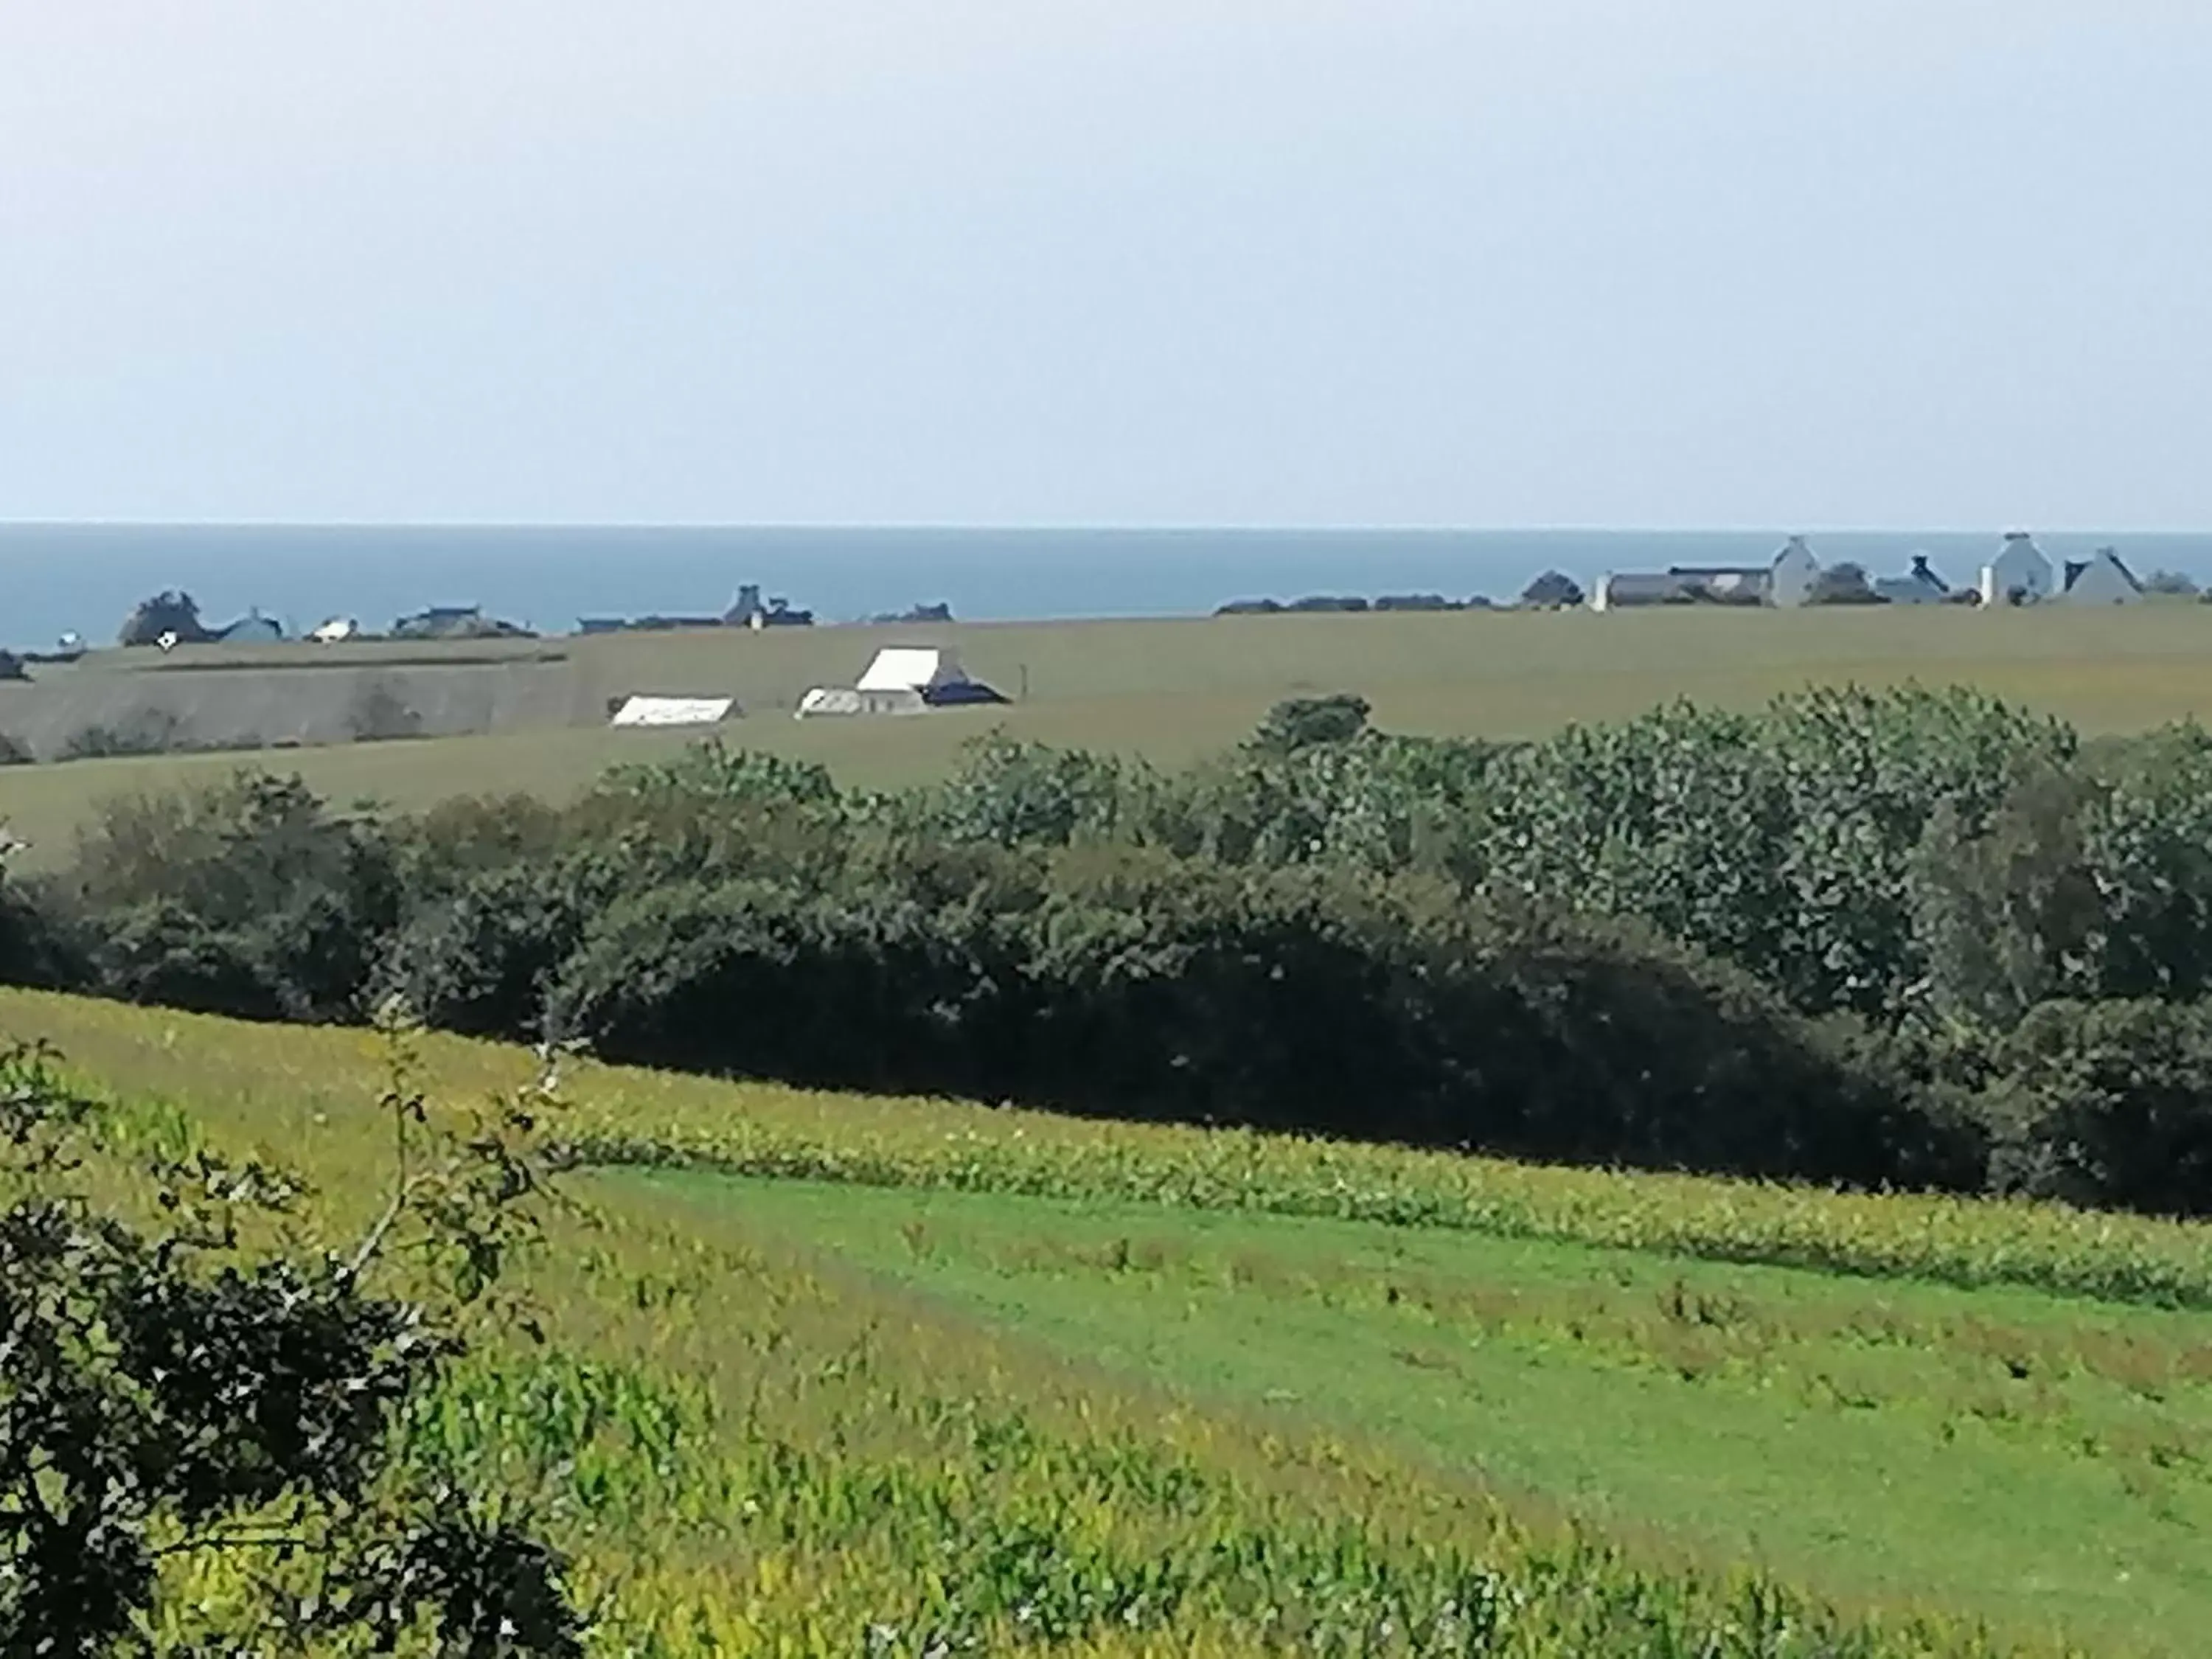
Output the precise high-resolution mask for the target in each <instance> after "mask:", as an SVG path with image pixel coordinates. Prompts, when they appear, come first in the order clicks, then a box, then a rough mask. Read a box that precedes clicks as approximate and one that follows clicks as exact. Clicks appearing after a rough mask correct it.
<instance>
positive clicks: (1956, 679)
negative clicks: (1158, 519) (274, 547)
mask: <svg viewBox="0 0 2212 1659" xmlns="http://www.w3.org/2000/svg"><path fill="white" fill-rule="evenodd" d="M892 641H898V642H915V643H941V644H947V645H951V646H952V647H955V648H957V651H958V652H959V653H960V655H961V657H962V659H963V661H964V662H965V663H966V665H967V666H968V667H969V670H970V671H971V672H973V673H975V675H976V676H978V677H979V678H983V679H985V680H987V681H989V682H991V683H993V684H996V685H998V686H999V687H1000V688H1001V689H1002V690H1005V691H1006V692H1007V693H1008V694H1009V695H1017V694H1019V693H1020V692H1022V690H1023V689H1024V686H1026V688H1027V696H1026V697H1025V698H1024V700H1022V701H1021V702H1018V704H1017V705H1016V706H1014V707H1012V708H1006V709H997V710H972V709H971V710H965V711H959V712H944V713H939V714H932V715H927V716H924V717H922V718H920V719H911V720H862V721H836V720H819V721H808V722H805V723H803V724H802V723H799V722H797V721H794V720H790V719H788V718H787V713H788V711H789V710H790V709H791V708H793V707H794V706H795V705H796V703H797V702H798V699H799V696H800V695H801V694H802V693H803V692H804V691H805V690H806V689H807V688H808V687H810V686H813V685H817V684H838V683H847V684H849V683H850V681H851V680H852V678H854V676H855V675H856V674H857V673H858V672H859V671H860V668H861V667H862V666H863V665H865V664H866V661H867V659H868V658H869V656H870V655H871V654H872V653H873V652H874V650H875V649H876V648H877V647H878V646H880V645H883V644H885V643H888V642H892ZM453 650H454V651H455V652H456V653H457V657H456V659H455V660H454V661H453V662H451V663H449V664H447V665H445V666H443V667H441V668H437V669H435V670H433V669H423V668H421V667H419V665H418V666H417V667H416V668H413V669H408V668H405V667H404V665H405V664H407V663H412V662H418V660H419V659H422V655H423V647H419V646H417V647H397V646H380V645H362V646H358V647H334V648H331V649H330V650H328V651H317V650H315V649H313V648H310V647H258V648H255V649H252V650H238V651H228V652H226V651H222V650H216V649H213V648H210V650H208V651H207V652H204V653H185V652H179V653H177V654H176V655H175V656H173V657H171V658H168V659H161V658H159V657H155V658H153V659H150V660H149V659H142V658H140V657H138V656H137V654H136V653H133V654H132V655H131V657H129V658H127V659H125V658H124V657H123V656H122V654H121V653H101V654H100V655H98V656H95V657H94V658H92V659H88V660H87V661H86V663H84V664H82V665H78V666H76V667H74V668H70V669H67V670H61V671H54V672H55V674H56V676H57V678H56V679H55V681H54V684H52V685H40V686H34V687H32V688H28V689H26V688H21V687H15V688H9V687H6V686H0V731H6V730H9V726H10V721H11V719H15V720H18V722H19V723H20V720H21V718H22V717H21V715H20V714H16V715H11V712H10V711H11V708H12V709H16V710H21V708H27V706H28V704H27V702H26V701H25V700H26V699H29V698H32V697H40V696H59V695H60V691H61V690H67V689H68V687H69V686H70V684H72V683H73V684H76V686H77V687H79V688H81V690H76V691H70V697H71V698H72V699H81V702H82V707H83V708H88V709H98V710H101V711H107V712H104V713H103V714H101V718H103V719H107V718H113V717H114V716H113V714H112V711H113V710H114V709H116V708H120V707H124V706H125V705H126V704H127V703H128V701H129V697H128V696H126V695H125V693H126V691H128V692H129V693H130V695H133V696H135V695H138V694H139V693H138V692H137V690H136V688H140V687H145V686H152V687H155V688H156V689H158V690H160V692H161V696H162V697H163V698H164V699H167V701H166V702H164V704H163V706H165V707H170V706H173V707H176V708H185V709H186V710H189V709H190V708H191V707H193V706H194V702H195V699H196V698H204V697H205V696H209V695H211V694H210V693H208V692H206V691H205V690H204V688H206V687H207V686H210V685H212V684H218V683H220V684H223V685H230V686H234V685H235V684H237V683H238V682H240V679H241V677H244V678H252V679H253V680H255V681H256V682H258V683H260V684H262V687H263V689H262V690H261V692H260V694H259V697H258V701H257V702H254V704H253V706H254V707H256V708H259V707H262V706H264V705H265V704H268V703H271V702H273V703H276V704H279V705H282V706H284V707H287V708H290V707H295V706H296V707H301V708H307V707H311V706H313V705H314V704H315V703H316V702H317V701H318V700H319V699H320V700H322V701H325V702H331V705H332V707H331V709H330V710H328V711H325V712H330V713H331V714H333V715H335V714H339V713H343V708H344V706H345V699H346V698H347V697H349V696H351V695H353V693H352V691H351V690H337V689H333V688H336V687H337V685H338V684H339V682H344V683H345V684H347V685H349V686H350V685H351V684H353V682H354V680H355V678H356V677H357V676H358V675H360V674H362V673H367V672H369V671H372V670H374V671H378V672H386V671H388V672H390V673H392V674H399V673H402V672H414V673H416V674H420V675H431V676H433V677H435V676H444V677H447V678H453V677H455V676H459V677H462V678H463V679H464V680H465V679H467V678H469V677H474V676H483V677H493V678H496V677H500V676H502V675H508V676H512V675H516V674H527V675H529V676H531V677H532V681H531V684H530V686H529V687H528V688H527V689H526V694H525V691H524V690H516V691H515V693H514V694H513V695H512V696H505V697H504V700H502V697H501V696H490V695H489V694H488V693H487V692H486V691H485V689H484V688H483V687H478V688H477V690H476V691H474V692H471V694H470V695H469V696H461V695H460V694H459V692H458V691H453V692H451V693H447V694H440V695H449V696H451V699H452V701H453V702H454V704H455V706H456V707H457V708H459V707H462V706H464V705H465V707H466V708H469V709H476V708H488V709H498V710H506V711H507V713H506V714H499V715H498V716H497V718H499V719H501V720H507V719H511V720H513V721H514V722H516V723H515V724H513V725H512V726H507V727H503V728H502V729H499V730H495V731H491V732H486V733H483V734H480V735H472V736H464V737H450V738H422V739H416V740H411V741H407V742H398V743H377V744H329V745H324V746H310V747H306V748H299V749H284V750H276V751H272V752H270V753H267V754H264V755H263V756H261V757H259V758H260V761H261V763H264V764H270V765H277V766H282V767H284V768H287V769H296V770H298V771H299V772H300V773H301V775H304V776H305V777H306V778H307V780H308V781H309V782H310V783H311V784H312V785H313V787H316V788H317V789H319V790H320V791H322V792H323V793H325V794H328V795H330V796H331V797H332V798H334V799H339V800H342V801H352V800H356V799H374V800H378V801H381V802H385V803H388V804H390V805H396V806H401V807H412V806H419V805H425V804H427V803H428V802H430V801H434V800H436V799H441V798H444V797H447V796H449V795H452V794H454V793H476V792H501V791H514V790H520V791H527V792H530V793H538V794H543V795H547V796H551V797H560V796H562V795H566V794H569V793H574V792H575V791H577V790H580V789H581V788H583V787H585V786H586V784H588V782H589V781H591V779H592V778H593V777H594V776H596V775H598V774H599V772H600V771H601V770H602V769H604V768H605V766H606V765H607V764H608V763H610V762H611V761H614V760H617V759H621V758H624V757H638V756H641V755H650V754H653V753H658V752H665V751H666V750H669V749H670V748H671V747H674V746H678V745H680V744H681V742H682V741H683V739H682V738H676V737H671V736H670V735H667V734H660V733H651V734H647V733H635V732H610V731H608V730H607V729H606V728H605V725H604V711H605V705H606V702H607V699H609V698H610V697H615V696H625V695H629V694H630V693H634V692H650V693H664V694H711V695H723V694H732V695H735V696H737V697H738V698H739V700H740V702H741V703H742V705H743V706H744V708H746V709H748V710H750V717H749V718H747V719H745V720H743V721H742V722H740V723H739V724H738V725H737V726H735V727H734V728H733V729H732V732H731V734H730V735H731V736H732V738H734V739H735V740H737V741H740V742H742V743H744V744H748V745H750V746H755V747H758V748H762V749H766V750H774V751H775V752H778V753H783V754H792V755H800V756H805V757H811V758H815V759H818V760H821V761H823V762H824V763H827V764H828V765H829V766H830V767H831V768H833V769H835V770H836V771H837V772H838V773H839V774H840V775H842V777H844V778H846V779H847V780H848V781H853V782H856V783H862V784H872V785H894V784H899V783H906V782H912V781H916V780H919V779H923V778H927V777H929V776H932V775H937V774H939V773H941V772H942V771H943V769H945V767H946V766H947V765H949V764H950V763H951V761H952V758H953V757H954V755H955V754H956V752H957V750H958V748H959V745H960V744H962V743H963V741H964V740H966V739H967V738H970V737H973V736H975V734H976V733H977V732H981V731H985V730H987V729H989V728H990V727H991V726H995V725H1000V724H1003V725H1005V726H1006V727H1007V728H1008V729H1009V730H1011V731H1012V732H1015V733H1016V734H1018V735H1019V736H1022V737H1026V738H1037V739H1040V740H1042V741H1046V742H1051V743H1057V744H1076V745H1081V746H1085V747H1091V748H1099V749H1109V750H1117V751H1121V752H1125V753H1137V754H1143V755H1146V756H1148V757H1152V759H1154V760H1156V761H1158V762H1159V763H1163V764H1170V765H1172V764H1177V763H1183V762H1187V761H1188V760H1191V759H1193V758H1194V757H1198V756H1200V755H1202V754H1205V753H1207V752H1210V751H1212V750H1218V749H1220V748H1222V747H1224V746H1225V745H1226V744H1230V743H1232V742H1234V741H1235V740H1236V739H1237V738H1239V737H1241V736H1242V735H1243V734H1244V733H1245V732H1249V730H1250V729H1251V727H1252V726H1253V725H1254V724H1255V722H1256V721H1257V720H1259V718H1260V717H1261V714H1264V713H1265V712H1266V710H1267V708H1268V707H1269V706H1270V705H1271V704H1273V702H1276V701H1278V700H1279V699H1281V698H1283V697H1286V696H1298V695H1303V694H1308V693H1314V692H1326V691H1334V690H1353V691H1358V692H1360V693H1361V694H1363V695H1364V696H1367V697H1369V698H1370V700H1371V701H1372V702H1374V704H1375V707H1376V720H1377V721H1378V722H1379V723H1380V724H1381V725H1383V726H1385V727H1386V728H1389V729H1391V730H1395V731H1402V732H1426V733H1437V734H1452V735H1480V736H1492V737H1526V736H1534V735H1540V734H1541V733H1543V732H1548V731H1552V730H1554V729H1556V728H1557V727H1559V726H1562V725H1564V724H1566V723H1568V722H1570V721H1576V720H1602V719H1609V718H1617V717H1620V716H1623V715H1628V714H1636V713H1638V712H1640V711H1642V710H1644V709H1645V708H1650V707H1651V706H1652V705H1654V704H1655V703H1658V702H1665V701H1668V700H1670V699H1673V698H1676V697H1691V698H1694V699H1697V700H1699V701H1701V702H1711V703H1715V704H1718V705H1722V706H1725V707H1731V708H1750V707H1755V706H1757V705H1758V704H1759V703H1761V702H1764V701H1765V700H1766V699H1767V698H1769V697H1771V696H1774V695H1775V694H1776V693H1777V692H1779V691H1784V690H1791V689H1793V688H1796V687H1798V686H1802V685H1805V684H1838V683H1844V682H1857V683H1859V684H1866V685H1874V686H1880V685H1890V684H1899V683H1901V682H1904V681H1907V680H1916V679H1917V680H1918V681H1920V682H1922V683H1923V684H1949V683H1966V684H1975V685H1978V686H1980V687H1982V688H1984V689H1985V690H1989V691H1991V692H1994V693H1996V694H1998V695H2000V696H2005V697H2008V698H2011V699H2015V700H2017V701H2019V702H2022V703H2024V704H2027V705H2028V706H2030V707H2033V708H2039V709H2043V710H2046V711H2048V712H2050V713H2052V714H2058V715H2061V716H2063V717H2064V718H2066V719H2068V720H2071V721H2073V722H2074V723H2075V725H2076V726H2079V727H2080V728H2081V730H2082V731H2083V732H2087V733H2092V734H2094V733H2103V732H2127V731H2134V730H2138V729H2141V728H2142V727H2145V726H2153V725H2156V724H2159V723H2160V722H2162V721H2166V720H2177V719H2181V718H2184V717H2187V716H2191V715H2197V714H2212V606H2203V605H2144V606H2141V607H2136V608H2133V609H2130V610H2126V611H2081V612H2069V611H2063V610H2060V609H2058V608H2056V607H2053V608H2051V609H2047V610H2045V611H2008V612H2004V613H2002V614H1998V613H1992V614H1990V615H1988V616H1983V615H1980V614H1978V613H1974V612H1968V611H1956V610H1953V609H1948V608H1944V609H1941V610H1936V609H1928V610H1909V609H1889V608H1883V609H1876V610H1868V611H1852V610H1848V609H1828V610H1821V611H1741V612H1735V611H1715V610H1684V611H1645V612H1639V613H1635V614H1630V615H1617V616H1611V617H1599V616H1593V615H1590V614H1589V613H1588V612H1583V611H1570V612H1563V613H1559V614H1550V613H1530V614H1520V613H1499V614H1495V615H1485V614H1482V613H1456V614H1448V615H1440V616H1439V615H1388V616H1315V617H1220V618H1211V619H1201V620H1191V621H1156V622H1128V623H1036V624H989V625H963V626H953V627H948V628H919V629H868V628H822V629H775V630H770V631H768V632H765V633H762V634H758V635H755V634H751V633H748V632H742V631H730V632H725V631H721V630H717V631H714V632H712V633H705V634H698V635H633V636H613V637H594V638H589V639H580V640H574V641H560V642H557V644H556V643H552V642H548V643H545V644H541V645H537V646H512V647H502V649H501V651H494V652H490V653H486V652H485V650H484V649H483V647H453ZM487 654H489V657H490V659H491V660H489V661H485V660H483V659H484V658H485V657H486V655H487ZM510 657H512V658H513V660H511V661H510V660H509V658H510ZM532 658H551V659H552V660H526V659H532ZM69 676H73V677H77V678H76V680H75V681H74V682H71V681H70V680H69V679H67V678H62V677H69ZM57 688H59V690H58V689H57ZM118 688H123V689H122V690H118ZM179 688H184V689H182V690H179ZM145 695H149V696H150V695H152V693H151V692H147V693H145ZM424 695H425V696H429V695H431V694H430V693H428V692H426V693H425V694H424ZM70 706H71V707H75V706H78V704H77V703H76V702H72V703H71V704H70ZM46 718H49V719H50V720H52V721H53V722H55V725H54V729H55V730H57V731H58V730H59V729H60V726H62V725H64V724H66V723H67V722H66V720H64V718H63V717H62V716H61V715H60V714H51V713H50V714H49V715H48V716H47V717H46ZM239 758H240V757H236V756H224V755H201V756H191V757H149V758H126V759H117V760H95V761H79V762H73V763H68V764H66V765H48V766H39V767H13V768H8V769H0V819H4V820H6V821H8V822H9V823H12V824H13V825H14V827H15V831H16V833H17V834H19V835H20V836H23V837H24V838H25V839H27V840H28V841H29V842H31V843H32V847H33V854H32V858H33V862H38V861H49V862H50V861H52V860H55V859H57V858H59V857H61V856H63V855H64V854H65V852H66V848H67V845H68V842H69V840H70V834H71V832H72V830H73V829H74V828H75V827H76V825H77V824H79V823H82V822H83V821H84V819H85V817H86V816H87V815H88V813H89V812H90V811H92V810H93V809H94V805H96V803H97V802H98V801H99V800H100V799H103V798H105V797H106V796H109V795H112V794H115V793H126V792H130V791H133V790H138V789H143V788H148V787H161V786H165V785H167V784H170V783H173V782H175V781H179V780H182V779H190V778H204V777H209V776H212V775H220V774H221V773H222V772H223V771H224V770H226V769H229V768H231V767H233V766H235V765H236V764H238V763H239Z"/></svg>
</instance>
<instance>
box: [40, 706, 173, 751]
mask: <svg viewBox="0 0 2212 1659" xmlns="http://www.w3.org/2000/svg"><path fill="white" fill-rule="evenodd" d="M183 746H185V745H184V741H183V727H182V724H181V723H180V722H179V720H178V719H177V717H176V716H175V715H174V714H170V713H168V712H167V710H166V709H146V710H143V711H141V712H140V713H138V714H133V715H131V717H130V718H129V719H127V720H125V721H124V722H123V723H122V724H121V725H119V726H105V725H94V726H86V727H84V728H83V729H82V731H78V732H71V733H70V736H69V738H67V739H66V740H65V741H64V743H63V744H62V751H61V758H62V759H64V760H65V761H69V760H105V759H109V758H112V757H117V756H122V755H166V754H167V753H169V752H170V751H171V750H174V749H178V748H181V747H183Z"/></svg>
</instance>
